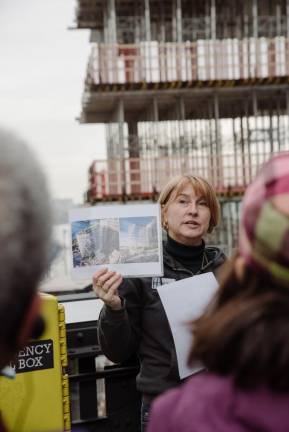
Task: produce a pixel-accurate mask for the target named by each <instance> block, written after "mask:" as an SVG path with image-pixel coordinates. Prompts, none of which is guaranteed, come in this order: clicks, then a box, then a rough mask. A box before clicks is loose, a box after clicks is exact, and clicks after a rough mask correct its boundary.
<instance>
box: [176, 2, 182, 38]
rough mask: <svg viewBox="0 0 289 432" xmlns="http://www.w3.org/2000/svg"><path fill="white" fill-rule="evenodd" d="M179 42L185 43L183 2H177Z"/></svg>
mask: <svg viewBox="0 0 289 432" xmlns="http://www.w3.org/2000/svg"><path fill="white" fill-rule="evenodd" d="M176 20H177V42H182V41H183V28H182V0H176Z"/></svg>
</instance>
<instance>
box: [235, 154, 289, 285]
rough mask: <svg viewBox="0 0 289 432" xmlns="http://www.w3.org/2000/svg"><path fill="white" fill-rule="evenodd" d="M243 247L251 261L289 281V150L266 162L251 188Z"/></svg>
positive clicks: (245, 204)
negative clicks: (277, 200) (277, 199)
mask: <svg viewBox="0 0 289 432" xmlns="http://www.w3.org/2000/svg"><path fill="white" fill-rule="evenodd" d="M277 196H278V197H279V200H281V201H282V209H283V208H286V212H287V214H286V213H284V211H282V210H281V208H280V201H279V202H278V203H277V202H276V197H277ZM281 196H282V198H281ZM239 250H240V254H241V255H242V256H243V257H244V259H245V261H246V263H247V265H249V266H250V267H253V268H254V269H255V270H256V271H261V272H263V273H270V274H271V276H272V277H273V278H274V279H278V281H279V282H283V283H286V284H287V285H288V284H289V152H286V153H280V154H278V155H277V156H275V157H273V158H272V159H270V160H269V162H267V163H266V164H264V165H263V167H262V168H261V170H260V172H259V173H258V175H257V176H256V178H255V180H253V182H252V183H251V185H250V186H249V187H248V188H247V190H246V193H245V196H244V200H243V208H242V218H241V228H240V238H239Z"/></svg>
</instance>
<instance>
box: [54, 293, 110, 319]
mask: <svg viewBox="0 0 289 432" xmlns="http://www.w3.org/2000/svg"><path fill="white" fill-rule="evenodd" d="M61 304H62V305H63V306H64V311H65V322H66V324H71V323H78V322H84V321H97V320H98V317H99V313H100V311H101V308H102V306H103V301H102V300H100V299H89V300H79V301H70V302H61Z"/></svg>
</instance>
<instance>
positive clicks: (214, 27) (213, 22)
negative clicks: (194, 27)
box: [211, 0, 217, 39]
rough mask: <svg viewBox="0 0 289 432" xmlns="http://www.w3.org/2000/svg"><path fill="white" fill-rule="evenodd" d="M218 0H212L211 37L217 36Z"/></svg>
mask: <svg viewBox="0 0 289 432" xmlns="http://www.w3.org/2000/svg"><path fill="white" fill-rule="evenodd" d="M216 21H217V19H216V0H211V39H216V37H217V23H216Z"/></svg>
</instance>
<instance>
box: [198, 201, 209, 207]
mask: <svg viewBox="0 0 289 432" xmlns="http://www.w3.org/2000/svg"><path fill="white" fill-rule="evenodd" d="M198 204H199V205H202V206H208V204H207V201H205V200H202V201H199V203H198Z"/></svg>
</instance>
